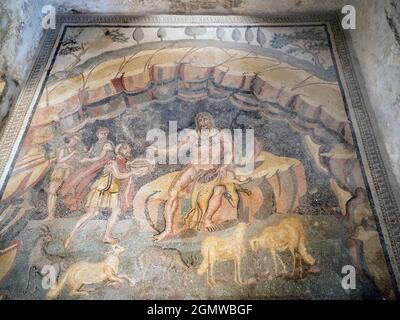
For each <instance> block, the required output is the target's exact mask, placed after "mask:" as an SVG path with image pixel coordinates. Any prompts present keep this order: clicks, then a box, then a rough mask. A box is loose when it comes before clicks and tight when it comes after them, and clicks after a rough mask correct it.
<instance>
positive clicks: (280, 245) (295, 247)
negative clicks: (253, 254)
mask: <svg viewBox="0 0 400 320" xmlns="http://www.w3.org/2000/svg"><path fill="white" fill-rule="evenodd" d="M250 246H251V249H252V250H253V251H257V250H259V249H260V248H263V249H267V250H270V252H271V255H272V259H273V261H274V268H275V275H277V274H278V265H277V262H276V260H277V258H278V260H279V262H280V263H281V264H282V267H283V271H284V272H285V273H286V266H285V264H284V263H283V261H282V259H281V257H280V256H279V254H278V252H283V251H286V250H289V251H290V253H291V254H292V257H293V272H292V275H294V272H295V270H296V253H299V255H300V277H301V276H302V260H304V261H305V262H306V263H307V264H309V265H314V264H315V259H314V258H313V257H312V256H311V255H310V254H309V253H307V249H306V247H305V239H304V228H303V225H302V223H301V221H300V219H299V218H296V217H290V218H286V219H283V220H282V221H281V222H280V223H279V224H278V225H274V226H268V227H266V228H265V229H264V230H263V231H262V233H261V235H260V236H259V237H256V238H254V239H252V240H250Z"/></svg>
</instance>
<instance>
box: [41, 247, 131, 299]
mask: <svg viewBox="0 0 400 320" xmlns="http://www.w3.org/2000/svg"><path fill="white" fill-rule="evenodd" d="M124 250H125V249H124V248H123V247H121V246H119V245H118V244H115V245H113V246H112V251H110V252H108V253H107V257H106V259H105V260H103V261H100V262H87V261H79V262H76V263H74V264H72V265H71V266H70V267H69V268H68V269H67V271H66V272H65V273H64V274H63V276H62V277H61V280H60V281H59V282H58V283H57V285H56V286H55V287H54V288H52V289H50V290H49V291H48V292H47V295H46V298H47V299H55V298H57V297H58V295H59V294H60V293H61V291H62V289H63V288H64V287H65V286H68V287H69V289H70V292H69V293H70V295H72V296H82V295H83V296H86V295H88V294H89V293H90V292H93V291H94V289H93V288H84V286H85V285H90V284H96V283H102V282H104V281H109V282H110V283H109V284H110V285H113V286H119V285H121V284H122V283H123V280H127V281H128V282H129V284H130V285H131V286H133V285H134V283H133V281H132V280H131V279H130V278H129V277H128V276H127V275H124V274H118V270H119V264H120V259H119V255H120V254H121V253H122V252H123V251H124Z"/></svg>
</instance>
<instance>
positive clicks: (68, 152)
mask: <svg viewBox="0 0 400 320" xmlns="http://www.w3.org/2000/svg"><path fill="white" fill-rule="evenodd" d="M79 141H80V137H79V135H73V136H72V137H70V138H68V137H65V138H64V142H65V143H66V145H65V146H64V147H63V148H61V149H60V150H59V151H58V152H57V158H56V165H55V167H54V170H53V172H52V173H51V176H50V185H49V192H48V196H47V210H48V216H47V218H46V220H51V219H53V218H54V216H55V211H56V201H57V192H58V190H59V189H60V188H61V186H62V184H63V183H64V181H65V180H66V179H67V178H68V177H69V176H70V175H71V173H72V171H73V163H72V161H71V160H72V159H73V157H74V155H76V153H77V152H78V151H77V150H75V146H76V145H77V143H78V142H79Z"/></svg>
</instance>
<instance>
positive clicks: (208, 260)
mask: <svg viewBox="0 0 400 320" xmlns="http://www.w3.org/2000/svg"><path fill="white" fill-rule="evenodd" d="M246 229H247V224H246V223H244V222H241V223H239V224H238V225H237V226H236V227H235V229H234V230H233V234H231V235H229V236H227V237H217V236H210V237H207V238H206V239H204V240H203V242H202V243H201V254H202V256H203V261H202V262H201V264H200V267H199V269H198V270H197V274H198V275H202V274H203V273H204V272H206V271H207V284H208V285H209V286H210V287H214V286H215V279H214V266H215V263H216V262H217V261H229V260H233V261H234V263H235V267H234V268H235V282H236V283H238V284H242V283H243V282H242V278H241V273H240V269H241V260H242V258H243V257H244V256H245V254H246V248H245V244H244V235H245V233H246Z"/></svg>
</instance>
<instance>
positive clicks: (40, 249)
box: [24, 225, 67, 293]
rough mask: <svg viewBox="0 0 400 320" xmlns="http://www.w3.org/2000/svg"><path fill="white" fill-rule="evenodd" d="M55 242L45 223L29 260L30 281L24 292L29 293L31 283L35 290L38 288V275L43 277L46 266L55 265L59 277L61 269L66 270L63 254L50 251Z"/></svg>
mask: <svg viewBox="0 0 400 320" xmlns="http://www.w3.org/2000/svg"><path fill="white" fill-rule="evenodd" d="M51 242H53V236H52V234H51V232H50V229H49V227H48V226H46V225H43V226H42V227H41V228H40V234H39V237H38V238H37V240H36V242H35V245H34V246H33V249H32V251H31V253H30V255H29V260H28V266H29V267H28V281H27V286H26V288H25V291H24V293H27V292H28V290H29V287H30V286H31V284H33V286H34V287H33V292H35V291H36V290H37V286H36V277H37V275H40V276H41V277H43V276H44V275H45V274H43V273H42V270H43V267H44V266H53V268H54V270H55V273H56V274H55V276H56V277H57V276H58V274H59V273H60V271H64V270H65V269H66V268H67V265H66V263H65V262H64V258H65V257H63V256H59V255H55V254H51V253H49V252H48V246H49V244H50V243H51Z"/></svg>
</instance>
